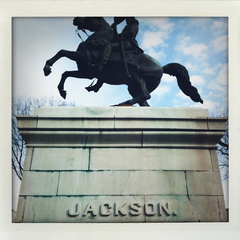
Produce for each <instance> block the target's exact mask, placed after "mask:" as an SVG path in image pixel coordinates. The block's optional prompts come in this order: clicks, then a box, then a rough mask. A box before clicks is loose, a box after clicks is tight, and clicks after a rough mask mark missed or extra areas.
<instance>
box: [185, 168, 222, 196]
mask: <svg viewBox="0 0 240 240" xmlns="http://www.w3.org/2000/svg"><path fill="white" fill-rule="evenodd" d="M186 176H187V186H188V194H189V195H209V196H211V195H223V190H222V184H221V178H220V173H219V172H204V171H199V172H195V171H187V173H186Z"/></svg>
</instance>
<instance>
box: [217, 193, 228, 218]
mask: <svg viewBox="0 0 240 240" xmlns="http://www.w3.org/2000/svg"><path fill="white" fill-rule="evenodd" d="M217 198H218V206H219V215H220V221H221V222H227V221H228V216H227V211H226V207H225V203H224V197H223V196H218V197H217Z"/></svg>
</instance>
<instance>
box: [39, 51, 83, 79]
mask: <svg viewBox="0 0 240 240" xmlns="http://www.w3.org/2000/svg"><path fill="white" fill-rule="evenodd" d="M62 57H66V58H69V59H70V60H73V61H75V62H76V61H84V59H85V54H84V53H83V52H75V51H67V50H60V51H59V52H58V53H57V54H56V55H55V56H53V57H52V58H50V59H49V60H47V61H46V64H45V66H44V68H43V72H44V75H45V76H48V75H49V74H50V73H51V72H52V70H51V67H52V65H53V64H54V63H55V62H56V61H57V60H59V59H60V58H62Z"/></svg>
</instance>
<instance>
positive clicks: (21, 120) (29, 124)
mask: <svg viewBox="0 0 240 240" xmlns="http://www.w3.org/2000/svg"><path fill="white" fill-rule="evenodd" d="M17 120H18V124H17V125H18V129H22V128H24V129H30V128H36V127H37V117H36V116H26V115H24V116H17Z"/></svg>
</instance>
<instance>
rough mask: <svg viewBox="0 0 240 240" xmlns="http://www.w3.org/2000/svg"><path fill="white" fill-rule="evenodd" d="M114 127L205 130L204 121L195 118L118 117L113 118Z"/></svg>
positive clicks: (205, 124)
mask: <svg viewBox="0 0 240 240" xmlns="http://www.w3.org/2000/svg"><path fill="white" fill-rule="evenodd" d="M115 128H119V129H122V128H124V129H125V128H131V129H155V130H156V129H195V130H196V129H198V130H207V128H208V126H207V123H206V121H202V120H198V121H196V120H195V119H167V118H162V119H158V118H155V119H148V118H146V119H144V121H142V119H141V118H139V119H131V118H125V119H118V118H116V120H115Z"/></svg>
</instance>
